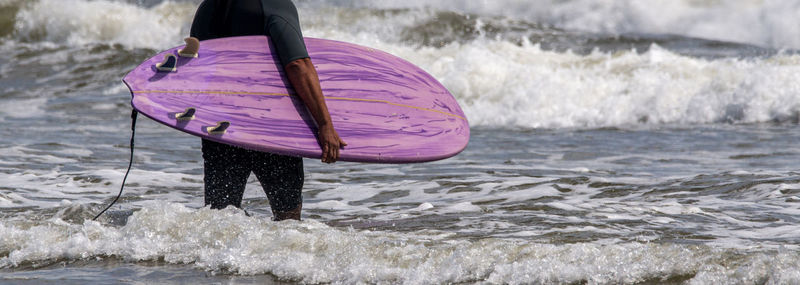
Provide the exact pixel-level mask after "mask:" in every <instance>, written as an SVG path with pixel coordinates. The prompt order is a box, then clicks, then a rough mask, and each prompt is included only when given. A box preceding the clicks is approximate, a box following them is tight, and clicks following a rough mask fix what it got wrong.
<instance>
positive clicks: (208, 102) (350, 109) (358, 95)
mask: <svg viewBox="0 0 800 285" xmlns="http://www.w3.org/2000/svg"><path fill="white" fill-rule="evenodd" d="M305 41H306V45H307V48H308V52H309V54H310V56H311V59H312V61H313V63H314V66H316V68H317V72H318V74H319V78H320V84H321V86H322V91H323V94H324V95H325V102H326V104H327V105H328V110H329V112H330V114H331V119H332V120H333V124H334V127H335V128H336V131H337V132H338V133H339V136H340V137H341V138H342V139H343V140H344V141H345V142H347V144H348V145H347V147H345V148H344V149H342V150H341V151H340V158H339V160H342V161H356V162H378V163H412V162H425V161H433V160H439V159H444V158H448V157H451V156H454V155H456V154H458V153H459V152H461V151H462V150H463V149H464V148H465V147H466V145H467V142H468V141H469V124H468V122H467V119H466V116H465V115H464V112H463V111H461V108H460V107H459V105H458V103H457V102H456V100H455V98H453V95H451V94H450V93H449V92H448V91H447V89H445V88H444V86H442V85H441V84H440V83H439V82H438V81H437V80H436V79H434V78H433V77H432V76H431V75H429V74H428V73H426V72H425V71H423V70H422V69H420V68H418V67H416V66H414V65H413V64H411V63H409V62H407V61H405V60H403V59H400V58H398V57H395V56H393V55H391V54H388V53H385V52H382V51H379V50H375V49H371V48H367V47H363V46H358V45H354V44H349V43H344V42H338V41H331V40H322V39H313V38H306V39H305ZM182 48H183V46H179V47H175V48H172V49H169V50H167V51H164V52H162V53H160V54H158V55H156V56H154V57H152V58H150V59H148V60H147V61H145V62H144V63H142V64H141V65H139V66H138V67H136V68H135V69H134V70H133V71H131V72H130V73H129V74H128V75H127V76H125V78H124V79H123V81H124V82H125V84H127V85H128V88H130V90H131V94H132V96H133V99H132V104H133V107H134V108H135V109H137V110H138V111H139V112H141V113H142V114H144V115H146V116H147V117H150V118H151V119H153V120H155V121H158V122H160V123H162V124H165V125H167V126H170V127H173V128H175V129H178V130H181V131H183V132H186V133H189V134H192V135H196V136H199V137H203V138H206V139H209V140H213V141H217V142H221V143H226V144H230V145H236V146H241V147H244V148H248V149H253V150H258V151H264V152H270V153H278V154H285V155H293V156H303V157H309V158H319V157H321V155H322V151H321V150H320V147H319V144H318V143H317V140H316V137H315V135H314V134H315V133H316V127H315V126H314V121H313V119H312V118H311V116H310V114H309V113H308V111H307V110H306V109H305V106H304V105H303V103H302V101H301V100H300V98H299V97H298V96H296V95H294V94H295V93H294V90H293V89H292V88H291V86H290V85H289V83H288V80H287V79H286V76H285V75H284V71H283V68H282V67H280V65H279V61H278V58H277V57H276V56H275V55H273V54H272V52H271V50H273V47H272V44H271V41H270V40H269V38H267V37H264V36H248V37H235V38H223V39H214V40H208V41H202V42H200V49H199V52H198V54H199V56H198V57H197V58H191V57H177V63H176V70H175V71H173V72H164V71H158V70H157V68H156V65H157V64H159V63H161V62H162V61H163V60H164V58H165V55H167V54H174V55H176V56H177V55H178V51H179V50H180V49H182ZM187 108H194V110H195V112H194V114H193V116H191V117H190V116H184V118H180V119H178V118H176V117H180V115H182V113H184V111H185V110H187ZM220 122H227V123H229V125H227V129H225V130H224V132H221V131H219V129H215V127H216V126H218V125H220ZM223 124H224V123H223ZM223 127H225V126H223Z"/></svg>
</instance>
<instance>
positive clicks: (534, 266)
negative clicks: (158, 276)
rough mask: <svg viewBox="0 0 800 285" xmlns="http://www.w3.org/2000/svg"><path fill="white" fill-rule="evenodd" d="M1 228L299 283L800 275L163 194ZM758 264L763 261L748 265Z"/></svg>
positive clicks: (60, 253) (704, 258)
mask: <svg viewBox="0 0 800 285" xmlns="http://www.w3.org/2000/svg"><path fill="white" fill-rule="evenodd" d="M0 231H2V232H3V233H4V235H3V239H2V248H3V250H4V252H7V254H6V255H4V256H1V257H0V268H13V267H15V266H19V265H21V264H27V263H33V262H40V261H50V260H64V259H66V260H94V259H97V258H106V257H116V258H121V259H124V260H127V261H132V262H136V261H148V260H149V261H152V260H163V261H165V262H167V263H173V264H190V265H192V266H195V267H197V268H200V269H204V270H209V271H212V272H232V273H234V274H242V275H251V274H266V273H269V274H272V275H275V276H277V277H278V278H281V279H283V280H293V281H299V282H303V283H348V284H352V283H404V284H420V283H461V282H477V281H488V282H491V283H504V284H507V283H516V284H521V283H580V282H589V283H593V284H619V283H637V282H643V281H646V280H652V279H653V278H655V279H656V280H658V279H659V278H664V277H671V276H692V275H695V273H697V274H696V275H695V279H696V280H699V281H705V280H720V278H723V277H726V278H728V279H722V280H734V281H735V280H743V279H742V278H743V277H742V276H736V275H735V274H737V272H742V270H747V272H750V274H751V275H750V276H755V277H761V278H767V279H768V280H793V279H787V278H792V276H796V274H795V273H792V272H795V271H796V270H795V269H794V267H793V266H790V265H791V264H793V263H796V262H797V261H798V260H800V258H799V257H798V255H797V254H796V252H779V253H777V254H771V253H768V252H765V253H758V252H756V253H752V254H748V255H745V256H742V258H741V259H737V260H739V262H735V263H729V262H728V259H727V258H726V256H730V255H731V252H729V251H725V250H715V249H712V248H708V247H703V246H683V245H659V244H646V243H622V244H609V245H602V244H596V243H578V244H563V245H552V244H536V243H529V242H524V241H520V240H513V239H485V240H474V241H470V240H460V239H452V238H448V237H446V236H441V235H435V234H434V235H414V234H394V233H387V232H373V231H354V230H346V229H337V228H331V227H328V226H326V225H324V224H321V223H318V222H313V221H306V222H294V221H287V222H281V223H277V222H271V221H269V220H268V219H266V218H264V217H248V216H246V215H245V214H244V213H243V212H242V211H239V210H234V209H230V208H229V209H226V210H222V211H217V210H210V209H197V210H195V209H190V208H187V207H185V206H183V205H180V204H169V203H164V202H154V203H150V204H148V205H145V206H144V207H143V208H142V209H141V210H140V211H138V212H136V213H134V214H133V216H131V217H130V218H129V219H128V222H127V224H126V225H124V226H122V227H119V228H116V227H110V226H105V225H103V224H101V223H98V222H93V221H86V222H84V223H83V224H70V223H67V222H64V221H61V220H59V219H52V220H48V221H41V222H32V221H29V220H19V221H16V222H14V221H7V220H6V221H0ZM442 238H445V239H444V240H442ZM770 258H777V259H774V260H771V259H770ZM677 259H680V260H681V261H682V262H675V260H677ZM759 264H763V265H765V266H754V265H759ZM722 265H727V266H728V267H723V266H722ZM745 280H746V279H745Z"/></svg>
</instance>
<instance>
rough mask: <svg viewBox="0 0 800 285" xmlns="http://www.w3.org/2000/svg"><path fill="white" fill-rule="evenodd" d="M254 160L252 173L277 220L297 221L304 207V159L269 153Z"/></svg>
mask: <svg viewBox="0 0 800 285" xmlns="http://www.w3.org/2000/svg"><path fill="white" fill-rule="evenodd" d="M251 157H252V158H253V172H254V173H255V174H256V177H258V181H259V182H261V187H262V188H264V193H266V194H267V198H268V199H269V205H270V207H272V215H273V216H274V219H275V220H276V221H280V220H286V219H293V220H300V210H301V209H302V206H303V195H302V191H303V182H304V180H305V177H304V172H303V159H302V158H299V157H292V156H283V155H277V154H269V153H258V155H253V156H251Z"/></svg>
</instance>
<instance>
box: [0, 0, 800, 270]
mask: <svg viewBox="0 0 800 285" xmlns="http://www.w3.org/2000/svg"><path fill="white" fill-rule="evenodd" d="M198 3H199V1H196V0H192V1H176V0H139V1H134V0H128V1H121V0H120V1H114V0H93V1H90V0H0V283H3V284H43V283H44V284H56V283H57V284H107V283H132V284H141V283H143V284H151V283H178V284H186V283H191V284H194V283H223V284H239V283H244V284H265V283H334V284H338V283H343V284H353V283H365V284H375V283H378V284H443V283H468V284H471V283H478V284H483V283H486V284H799V283H800V270H799V268H800V171H799V169H800V163H798V161H800V149H798V147H797V146H796V144H797V142H798V141H800V126H798V123H800V52H799V51H800V25H798V20H797V18H798V17H797V16H798V15H800V2H798V1H794V0H759V1H755V0H713V1H712V0H654V1H634V0H628V1H625V0H610V1H590V0H535V1H529V0H526V1H522V0H495V1H480V0H475V1H467V0H440V1H418V0H406V1H384V0H372V1H352V0H296V4H297V6H298V8H299V12H300V16H301V21H302V25H303V28H304V32H305V34H306V36H310V37H319V38H329V39H335V40H342V41H348V42H354V43H357V44H362V45H366V46H370V47H374V48H378V49H382V50H385V51H388V52H390V53H393V54H395V55H397V56H400V57H403V58H405V59H408V60H409V61H411V62H413V63H415V64H417V65H419V66H420V67H422V68H423V69H425V70H427V71H428V72H430V73H431V74H432V75H434V76H435V77H436V78H437V79H439V80H440V81H441V82H442V83H443V84H444V85H445V86H446V87H447V88H448V89H449V90H450V91H451V92H452V93H453V94H454V95H455V96H456V98H457V99H458V100H459V102H460V103H461V105H462V107H463V109H464V111H465V113H466V114H467V117H468V119H469V121H470V123H471V126H472V138H471V141H470V144H469V146H468V147H467V149H466V150H465V151H464V152H463V153H462V154H460V155H458V156H456V157H453V158H450V159H447V160H443V161H438V162H433V163H425V164H407V165H376V164H358V163H337V164H335V165H325V164H322V163H320V162H318V161H315V160H311V159H307V160H306V161H305V163H306V181H307V182H306V186H305V190H304V213H303V218H304V220H303V221H302V222H295V221H287V222H272V221H271V214H270V210H269V204H268V202H267V200H266V197H265V196H264V194H263V193H262V192H261V191H260V187H259V186H258V183H257V182H256V180H255V178H254V177H251V181H250V183H249V184H248V186H247V191H246V194H245V198H246V199H245V202H244V205H243V207H244V209H245V210H246V211H247V212H248V213H249V214H250V215H249V216H248V215H246V214H245V213H244V211H241V210H236V209H226V210H221V211H216V210H210V209H207V208H203V205H202V203H203V197H202V189H203V184H202V158H201V155H200V141H199V139H197V138H195V137H192V136H189V135H186V134H184V133H180V132H175V131H173V130H172V129H169V128H167V127H164V126H161V125H159V124H157V123H154V122H152V121H150V120H148V119H146V118H142V119H140V121H139V124H138V126H137V142H136V157H135V161H134V169H133V171H132V172H131V175H130V177H129V179H128V184H127V186H126V188H125V193H124V195H123V197H122V199H121V200H120V202H119V203H118V204H117V205H115V206H114V207H113V208H112V209H111V210H110V211H109V212H108V213H107V214H106V215H104V216H103V217H102V218H100V219H99V220H98V221H92V220H91V218H92V217H93V216H94V215H95V214H96V213H98V212H99V211H100V210H101V209H102V208H103V207H104V206H105V205H107V203H109V202H110V201H111V200H112V198H113V197H114V195H116V193H117V191H118V190H119V186H120V183H121V181H122V176H123V175H124V171H125V167H126V166H127V163H128V155H129V152H128V151H129V149H128V140H129V136H130V121H129V116H128V115H129V110H130V94H129V92H128V90H127V88H126V87H125V86H124V84H123V83H122V82H121V78H122V77H123V76H124V75H125V74H126V73H127V72H128V71H130V70H131V69H132V68H133V67H134V66H136V65H138V63H140V62H141V61H143V60H144V59H146V58H149V57H150V56H152V55H153V54H155V53H156V52H158V51H160V50H163V49H166V48H169V47H172V46H176V45H180V44H181V43H182V38H183V37H184V36H185V35H187V34H188V29H189V25H190V21H191V19H192V16H193V14H194V11H195V9H196V7H197V4H198Z"/></svg>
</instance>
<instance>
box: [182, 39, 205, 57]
mask: <svg viewBox="0 0 800 285" xmlns="http://www.w3.org/2000/svg"><path fill="white" fill-rule="evenodd" d="M183 41H184V42H186V46H185V47H183V49H180V50H178V55H180V56H182V57H197V51H199V50H200V41H199V40H197V38H195V37H188V38H185V39H183Z"/></svg>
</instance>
